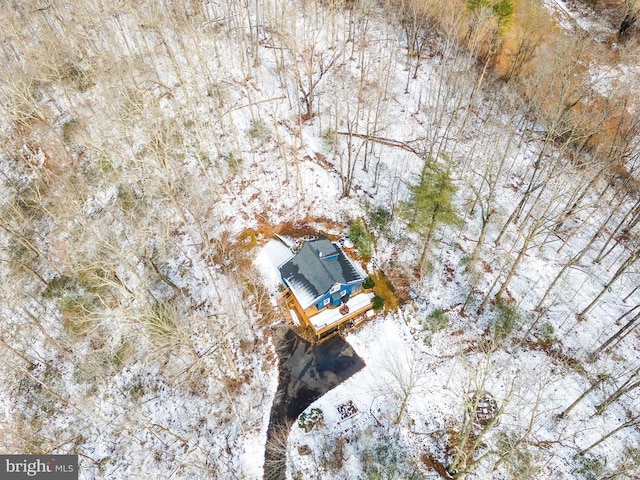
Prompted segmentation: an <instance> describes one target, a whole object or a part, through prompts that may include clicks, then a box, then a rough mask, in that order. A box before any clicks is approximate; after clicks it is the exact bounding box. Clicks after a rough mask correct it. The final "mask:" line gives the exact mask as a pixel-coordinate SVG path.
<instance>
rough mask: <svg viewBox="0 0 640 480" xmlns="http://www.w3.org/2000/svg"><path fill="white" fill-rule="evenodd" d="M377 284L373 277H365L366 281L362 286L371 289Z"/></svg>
mask: <svg viewBox="0 0 640 480" xmlns="http://www.w3.org/2000/svg"><path fill="white" fill-rule="evenodd" d="M375 286H376V282H374V281H373V278H371V277H367V278H365V279H364V283H363V284H362V288H364V289H365V290H371V289H372V288H373V287H375Z"/></svg>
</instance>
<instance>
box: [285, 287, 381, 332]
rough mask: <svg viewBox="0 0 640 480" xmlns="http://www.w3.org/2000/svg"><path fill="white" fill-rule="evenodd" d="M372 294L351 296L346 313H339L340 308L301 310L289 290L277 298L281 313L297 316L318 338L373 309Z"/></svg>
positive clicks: (364, 293) (294, 320)
mask: <svg viewBox="0 0 640 480" xmlns="http://www.w3.org/2000/svg"><path fill="white" fill-rule="evenodd" d="M372 298H373V293H366V292H361V293H358V294H356V295H354V296H352V297H351V298H350V299H349V301H348V302H347V306H348V307H349V311H348V313H345V314H342V313H340V307H334V308H330V307H327V308H324V309H322V310H320V311H318V309H317V308H316V307H315V306H313V307H310V308H308V309H307V310H303V309H302V308H301V307H300V304H299V303H298V302H297V301H296V299H295V297H294V296H293V294H292V293H291V291H290V290H287V291H286V292H284V293H282V294H281V295H280V296H279V297H278V305H280V308H281V310H282V312H283V313H284V314H285V315H286V316H287V317H293V314H295V316H297V319H298V320H299V321H300V322H299V323H301V324H302V325H303V326H305V327H308V328H310V329H311V330H312V331H313V334H314V335H315V337H316V338H318V339H319V338H320V337H322V336H324V335H326V334H328V333H331V332H333V331H335V330H337V329H338V328H340V327H341V326H342V325H344V324H345V323H347V322H349V321H350V320H353V319H355V318H357V317H359V316H361V315H363V314H364V313H366V312H367V311H368V310H371V309H372V308H373V304H372V303H371V299H372ZM292 321H293V323H297V322H296V319H295V318H292Z"/></svg>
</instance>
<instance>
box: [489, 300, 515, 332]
mask: <svg viewBox="0 0 640 480" xmlns="http://www.w3.org/2000/svg"><path fill="white" fill-rule="evenodd" d="M495 310H496V317H495V320H494V323H493V335H494V337H495V338H496V340H504V339H505V338H507V337H508V336H509V335H510V334H511V332H513V330H514V329H515V327H516V326H517V325H518V323H520V314H519V313H518V311H517V310H516V308H515V307H513V306H512V305H509V304H507V303H504V302H501V301H498V302H497V303H496V305H495Z"/></svg>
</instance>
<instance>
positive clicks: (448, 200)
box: [404, 162, 458, 271]
mask: <svg viewBox="0 0 640 480" xmlns="http://www.w3.org/2000/svg"><path fill="white" fill-rule="evenodd" d="M410 190H411V196H410V198H409V200H408V201H407V202H405V203H404V211H405V214H406V216H407V217H408V218H409V229H410V230H411V231H414V232H420V233H422V234H424V244H423V247H422V254H421V255H420V270H421V271H422V269H423V268H424V264H425V260H426V258H427V250H428V248H429V244H430V243H431V240H432V238H433V234H434V232H435V230H436V228H437V227H438V226H439V225H440V224H444V225H451V224H454V223H456V222H457V221H458V215H457V213H456V210H455V207H454V205H453V197H454V195H455V193H456V190H457V188H456V186H455V185H454V184H453V180H452V179H451V172H450V171H449V168H448V166H447V165H444V166H442V165H438V164H436V163H435V162H428V163H427V164H426V165H425V168H424V170H423V172H422V175H421V178H420V181H419V182H418V183H417V184H415V185H412V186H411V187H410Z"/></svg>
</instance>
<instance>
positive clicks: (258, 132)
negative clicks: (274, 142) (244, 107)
mask: <svg viewBox="0 0 640 480" xmlns="http://www.w3.org/2000/svg"><path fill="white" fill-rule="evenodd" d="M248 133H249V137H251V138H252V139H254V140H268V139H269V138H271V130H270V129H269V126H268V125H267V124H266V123H265V121H264V120H262V119H258V120H254V121H253V122H251V127H250V128H249V131H248Z"/></svg>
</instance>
